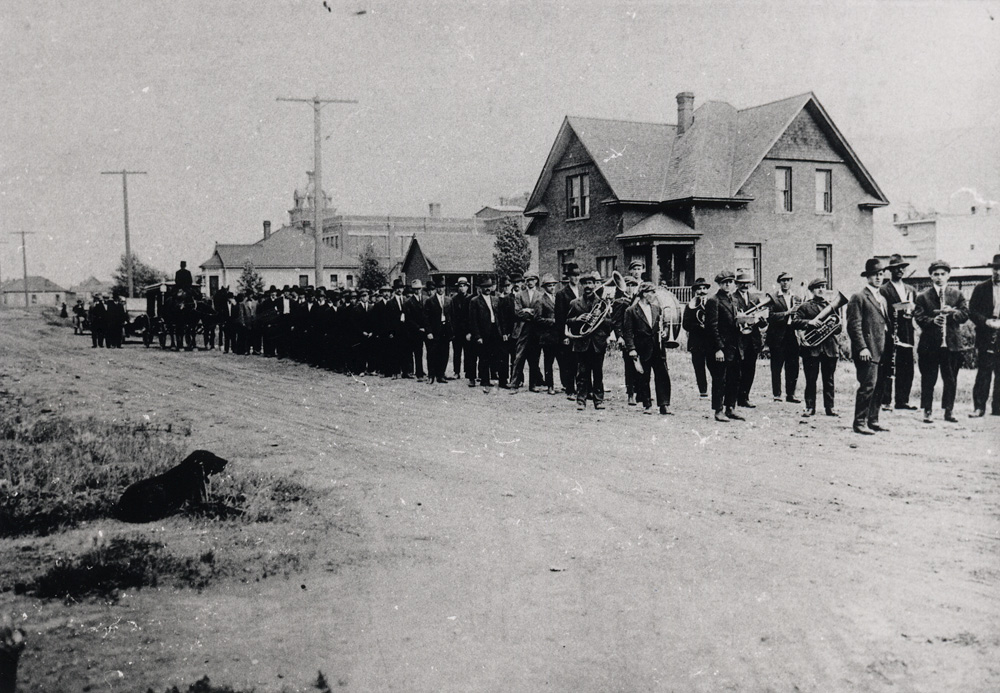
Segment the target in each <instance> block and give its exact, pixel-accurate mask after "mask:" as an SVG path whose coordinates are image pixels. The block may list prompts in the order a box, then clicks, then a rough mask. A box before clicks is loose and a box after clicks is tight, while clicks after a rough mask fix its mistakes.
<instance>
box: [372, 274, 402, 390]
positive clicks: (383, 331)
mask: <svg viewBox="0 0 1000 693" xmlns="http://www.w3.org/2000/svg"><path fill="white" fill-rule="evenodd" d="M394 298H395V297H394V296H393V289H392V287H391V286H390V285H389V284H383V285H382V286H380V287H379V290H378V300H377V301H375V302H373V304H372V307H371V311H370V313H369V326H370V327H371V328H372V338H373V341H374V345H375V348H374V350H373V351H372V357H373V361H374V363H373V364H372V370H375V371H377V372H378V373H379V375H381V376H382V377H383V378H387V377H390V376H392V375H394V373H395V367H396V362H395V353H394V352H393V351H392V346H393V344H392V340H391V339H390V337H389V311H390V310H391V308H390V307H389V302H390V301H392V300H394ZM397 319H398V318H397Z"/></svg>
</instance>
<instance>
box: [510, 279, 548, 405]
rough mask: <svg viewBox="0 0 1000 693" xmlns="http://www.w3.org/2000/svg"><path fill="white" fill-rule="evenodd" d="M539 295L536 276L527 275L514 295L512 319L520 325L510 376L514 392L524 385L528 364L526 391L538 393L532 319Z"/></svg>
mask: <svg viewBox="0 0 1000 693" xmlns="http://www.w3.org/2000/svg"><path fill="white" fill-rule="evenodd" d="M541 294H542V290H541V289H539V288H538V275H536V274H528V275H527V276H526V277H525V278H524V288H523V289H521V290H520V291H518V292H517V293H516V294H514V319H515V320H516V321H517V324H518V325H520V332H518V335H517V344H516V349H515V355H514V367H513V368H512V376H511V388H512V389H515V390H516V389H517V388H519V387H521V386H522V385H523V384H524V365H525V363H527V364H528V389H529V390H531V391H532V392H538V387H539V385H541V383H542V371H541V370H540V369H539V368H538V357H539V352H540V346H539V343H538V326H537V324H536V323H535V322H534V321H533V319H532V318H533V317H534V310H535V309H534V304H535V300H536V299H537V298H538V297H539V296H540V295H541Z"/></svg>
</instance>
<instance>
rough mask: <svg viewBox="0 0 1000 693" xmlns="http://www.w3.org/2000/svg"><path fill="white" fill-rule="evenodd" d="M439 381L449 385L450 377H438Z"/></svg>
mask: <svg viewBox="0 0 1000 693" xmlns="http://www.w3.org/2000/svg"><path fill="white" fill-rule="evenodd" d="M437 382H439V383H441V384H442V385H447V384H448V379H447V378H438V379H437Z"/></svg>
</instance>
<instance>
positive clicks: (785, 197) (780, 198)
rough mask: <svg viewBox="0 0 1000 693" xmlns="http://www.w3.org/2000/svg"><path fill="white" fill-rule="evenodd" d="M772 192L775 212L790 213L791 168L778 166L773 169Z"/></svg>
mask: <svg viewBox="0 0 1000 693" xmlns="http://www.w3.org/2000/svg"><path fill="white" fill-rule="evenodd" d="M774 192H775V202H776V203H777V210H778V211H779V212H791V211H792V168H791V167H790V166H778V167H776V168H775V169H774Z"/></svg>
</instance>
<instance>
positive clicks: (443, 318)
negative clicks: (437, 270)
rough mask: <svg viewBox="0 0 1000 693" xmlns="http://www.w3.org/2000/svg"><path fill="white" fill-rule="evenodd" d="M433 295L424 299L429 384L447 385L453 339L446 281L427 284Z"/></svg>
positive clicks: (428, 282) (431, 281)
mask: <svg viewBox="0 0 1000 693" xmlns="http://www.w3.org/2000/svg"><path fill="white" fill-rule="evenodd" d="M426 287H427V288H430V289H431V291H433V292H434V293H432V294H431V295H430V296H429V297H428V298H426V299H424V324H425V325H426V326H427V382H428V383H429V384H434V383H447V382H448V380H447V378H445V371H446V370H447V369H448V344H449V343H450V342H451V339H452V337H453V332H452V325H451V299H450V298H448V297H447V296H445V295H444V279H442V280H441V284H440V285H437V284H435V283H434V280H433V279H429V280H428V281H427V284H426Z"/></svg>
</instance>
